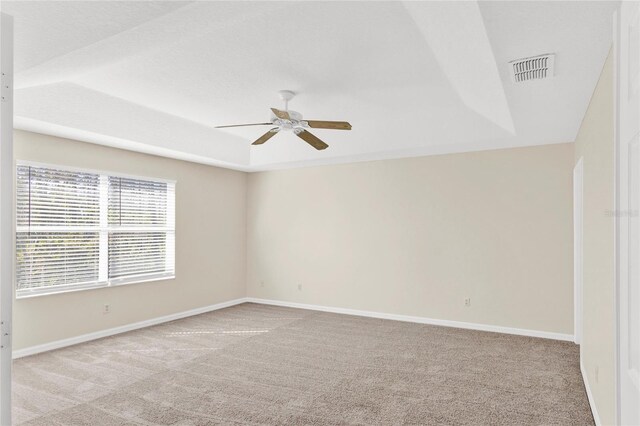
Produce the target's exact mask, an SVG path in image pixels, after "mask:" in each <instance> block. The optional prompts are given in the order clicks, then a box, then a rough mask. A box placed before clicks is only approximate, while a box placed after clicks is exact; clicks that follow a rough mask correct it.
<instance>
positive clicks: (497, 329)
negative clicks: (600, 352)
mask: <svg viewBox="0 0 640 426" xmlns="http://www.w3.org/2000/svg"><path fill="white" fill-rule="evenodd" d="M247 302H252V303H260V304H263V305H275V306H284V307H289V308H299V309H309V310H312V311H322V312H333V313H336V314H346V315H355V316H360V317H371V318H381V319H388V320H394V321H405V322H415V323H419V324H431V325H441V326H444V327H455V328H464V329H468V330H480V331H491V332H494V333H506V334H516V335H519V336H529V337H541V338H543V339H553V340H563V341H567V342H573V339H574V336H573V334H562V333H553V332H550V331H538V330H527V329H523V328H511V327H501V326H498V325H487V324H477V323H471V322H462V321H451V320H442V319H434V318H426V317H416V316H409V315H399V314H387V313H383V312H372V311H360V310H356V309H347V308H334V307H330V306H320V305H309V304H306V303H296V302H285V301H281V300H270V299H260V298H256V297H247Z"/></svg>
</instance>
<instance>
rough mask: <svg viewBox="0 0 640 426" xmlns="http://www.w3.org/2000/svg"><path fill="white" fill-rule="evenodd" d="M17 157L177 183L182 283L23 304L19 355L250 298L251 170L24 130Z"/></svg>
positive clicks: (18, 319)
mask: <svg viewBox="0 0 640 426" xmlns="http://www.w3.org/2000/svg"><path fill="white" fill-rule="evenodd" d="M15 156H16V159H18V160H31V161H38V162H45V163H51V164H60V165H68V166H75V167H81V168H91V169H98V170H105V171H113V172H121V173H129V174H134V175H140V176H149V177H160V178H167V179H175V180H176V181H177V183H176V278H175V279H173V280H165V281H156V282H150V283H141V284H131V285H125V286H120V287H114V288H105V289H96V290H85V291H78V292H73V293H66V294H60V295H49V296H39V297H34V298H29V299H18V300H16V302H15V304H14V332H13V335H14V336H13V339H14V340H13V342H14V349H15V350H18V349H22V348H25V347H29V346H32V345H38V344H42V343H46V342H50V341H55V340H59V339H64V338H68V337H73V336H78V335H81V334H85V333H90V332H95V331H99V330H104V329H108V328H112V327H116V326H120V325H124V324H129V323H133V322H136V321H142V320H146V319H151V318H155V317H158V316H162V315H167V314H171V313H176V312H182V311H185V310H189V309H193V308H197V307H202V306H207V305H211V304H215V303H219V302H223V301H228V300H232V299H235V298H239V297H244V296H245V281H246V280H245V270H246V269H245V268H246V264H245V254H246V249H245V241H246V237H245V231H246V176H247V175H246V174H245V173H241V172H236V171H231V170H226V169H221V168H216V167H210V166H204V165H198V164H194V163H188V162H183V161H177V160H171V159H167V158H161V157H155V156H151V155H146V154H139V153H134V152H130V151H123V150H119V149H114V148H107V147H102V146H98V145H92V144H88V143H82V142H76V141H71V140H67V139H61V138H56V137H52V136H45V135H40V134H36V133H29V132H22V131H16V133H15ZM105 303H109V304H110V305H111V313H109V314H103V313H102V310H103V305H104V304H105Z"/></svg>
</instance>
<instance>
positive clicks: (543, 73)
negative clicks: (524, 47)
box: [509, 54, 556, 83]
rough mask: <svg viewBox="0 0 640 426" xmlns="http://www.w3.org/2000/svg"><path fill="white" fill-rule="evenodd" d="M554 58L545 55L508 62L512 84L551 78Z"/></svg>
mask: <svg viewBox="0 0 640 426" xmlns="http://www.w3.org/2000/svg"><path fill="white" fill-rule="evenodd" d="M555 58H556V55H554V54H547V55H539V56H532V57H530V58H523V59H516V60H515V61H511V62H509V65H510V66H511V79H512V80H513V82H514V83H521V82H523V81H529V80H541V79H543V78H549V77H553V64H554V62H555Z"/></svg>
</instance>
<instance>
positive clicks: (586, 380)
mask: <svg viewBox="0 0 640 426" xmlns="http://www.w3.org/2000/svg"><path fill="white" fill-rule="evenodd" d="M580 372H581V373H582V381H583V382H584V388H585V390H586V391H587V399H588V400H589V407H591V414H593V421H594V422H595V424H596V426H600V425H602V422H601V421H600V415H599V414H598V409H597V408H596V403H595V401H594V399H593V394H592V393H591V386H589V377H588V376H587V370H586V369H585V368H584V362H582V347H580Z"/></svg>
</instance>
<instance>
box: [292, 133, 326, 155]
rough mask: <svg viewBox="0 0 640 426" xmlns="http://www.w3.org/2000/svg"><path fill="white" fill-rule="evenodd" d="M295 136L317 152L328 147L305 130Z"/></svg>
mask: <svg viewBox="0 0 640 426" xmlns="http://www.w3.org/2000/svg"><path fill="white" fill-rule="evenodd" d="M296 135H297V136H298V137H299V138H300V139H302V140H304V141H305V142H306V143H308V144H309V145H311V146H312V147H314V148H315V149H317V150H318V151H320V150H323V149H325V148H327V147H328V146H329V145H327V144H326V143H324V142H322V141H321V140H320V139H318V138H317V137H316V136H314V135H312V134H311V133H309V132H307V131H306V130H303V131H301V132H300V133H296Z"/></svg>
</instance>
